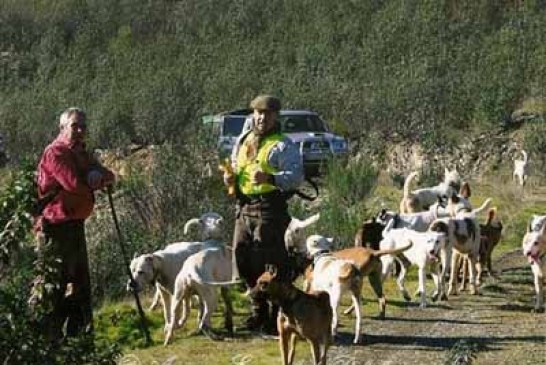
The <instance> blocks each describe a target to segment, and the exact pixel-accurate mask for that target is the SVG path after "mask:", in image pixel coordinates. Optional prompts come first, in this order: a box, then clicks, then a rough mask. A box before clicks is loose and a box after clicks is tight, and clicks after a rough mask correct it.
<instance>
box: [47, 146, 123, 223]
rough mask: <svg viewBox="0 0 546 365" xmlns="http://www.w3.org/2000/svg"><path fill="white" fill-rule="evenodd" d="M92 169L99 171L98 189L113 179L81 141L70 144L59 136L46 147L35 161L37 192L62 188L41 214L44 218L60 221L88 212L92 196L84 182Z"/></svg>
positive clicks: (50, 220)
mask: <svg viewBox="0 0 546 365" xmlns="http://www.w3.org/2000/svg"><path fill="white" fill-rule="evenodd" d="M92 169H98V170H99V171H100V172H101V173H102V181H101V185H100V186H99V187H98V188H97V189H101V188H103V187H105V186H106V185H108V184H109V183H111V182H112V181H113V180H114V174H113V173H112V172H111V171H109V170H107V169H105V168H104V167H102V166H101V165H100V164H99V163H98V162H97V161H96V160H95V159H94V158H93V156H92V155H91V154H90V153H89V152H87V151H86V150H85V145H84V144H82V143H75V144H71V143H69V142H68V141H66V140H65V139H64V138H63V137H62V136H59V137H57V138H56V139H55V140H54V141H53V142H52V143H51V144H50V145H49V146H47V147H46V149H45V151H44V153H43V155H42V158H41V160H40V163H39V164H38V194H39V196H40V197H42V196H44V195H45V194H47V193H48V192H50V191H52V190H53V189H55V188H60V189H61V190H60V192H59V193H58V194H57V195H56V197H55V198H54V199H53V201H52V202H51V203H49V204H48V205H47V206H46V208H45V209H44V211H43V213H42V215H43V217H44V218H45V219H46V220H48V221H49V222H51V223H61V222H66V221H69V220H80V219H81V220H83V219H86V218H87V217H89V215H91V212H92V211H93V205H94V203H95V197H94V195H93V189H91V188H90V187H89V186H88V185H87V174H88V173H89V171H90V170H92Z"/></svg>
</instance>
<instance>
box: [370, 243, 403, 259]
mask: <svg viewBox="0 0 546 365" xmlns="http://www.w3.org/2000/svg"><path fill="white" fill-rule="evenodd" d="M411 246H413V242H411V240H410V241H409V242H408V244H407V245H405V246H402V247H399V248H391V249H385V250H370V251H372V255H373V256H375V257H381V256H384V255H398V254H400V253H402V252H404V251H406V250H409V249H410V248H411Z"/></svg>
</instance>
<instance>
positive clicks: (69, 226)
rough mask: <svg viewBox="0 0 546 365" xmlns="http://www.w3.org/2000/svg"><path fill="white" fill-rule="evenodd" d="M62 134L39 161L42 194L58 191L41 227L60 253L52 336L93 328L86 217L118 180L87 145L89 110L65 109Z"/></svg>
mask: <svg viewBox="0 0 546 365" xmlns="http://www.w3.org/2000/svg"><path fill="white" fill-rule="evenodd" d="M59 129H60V132H59V135H58V136H57V138H56V139H55V140H54V141H53V142H52V143H51V144H50V145H48V146H47V147H46V149H45V151H44V153H43V155H42V158H41V160H40V162H39V164H38V195H39V197H40V198H41V199H43V198H44V197H45V196H53V198H52V199H51V200H50V201H49V203H48V204H47V205H46V206H45V208H44V210H43V211H42V217H41V218H42V219H41V222H42V223H41V227H39V229H41V230H42V232H43V234H44V236H45V238H46V240H47V242H48V247H50V249H51V252H52V254H53V255H54V257H56V258H58V259H60V260H59V263H58V267H55V269H57V277H58V279H59V282H58V283H55V284H59V285H58V286H57V287H56V288H55V289H54V290H53V293H52V295H51V298H52V303H51V304H52V305H53V309H52V312H51V313H50V314H48V315H47V316H46V318H45V321H44V328H45V330H46V331H47V332H46V333H47V336H48V337H49V338H50V339H51V340H60V339H62V338H63V333H62V328H63V326H64V323H65V322H66V336H75V335H77V334H79V333H83V332H91V331H92V328H93V318H92V307H91V284H90V278H89V261H88V258H87V244H86V241H85V230H84V221H85V219H86V218H87V217H89V215H90V214H91V212H92V211H93V205H94V202H95V198H94V191H95V190H98V189H102V188H104V187H106V186H108V185H110V184H112V183H113V182H114V174H113V173H112V172H111V171H109V170H108V169H106V168H104V167H103V166H102V165H101V164H100V163H99V162H98V161H97V160H96V159H95V158H94V157H93V156H92V154H91V153H89V152H87V151H86V149H85V143H84V139H85V135H86V131H87V125H86V116H85V113H84V112H83V111H82V110H81V109H78V108H69V109H67V110H66V111H64V112H63V114H62V115H61V117H60V121H59Z"/></svg>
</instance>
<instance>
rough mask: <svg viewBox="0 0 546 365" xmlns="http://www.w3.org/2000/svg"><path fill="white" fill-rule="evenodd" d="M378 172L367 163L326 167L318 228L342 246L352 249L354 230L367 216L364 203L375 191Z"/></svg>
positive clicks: (334, 164)
mask: <svg viewBox="0 0 546 365" xmlns="http://www.w3.org/2000/svg"><path fill="white" fill-rule="evenodd" d="M376 180H377V171H375V170H374V168H373V167H371V165H370V164H369V163H368V161H363V160H361V161H359V162H356V163H352V164H351V165H349V166H347V165H345V164H342V163H339V161H333V162H332V163H330V164H329V166H328V172H327V174H326V176H325V181H324V189H323V190H322V191H323V192H322V194H324V192H325V191H326V192H327V194H326V195H325V196H322V202H321V210H320V214H321V219H320V224H321V229H320V231H322V232H328V234H329V235H333V236H334V237H336V238H337V239H339V242H340V245H341V246H342V247H347V246H352V242H353V239H354V234H355V227H358V226H359V225H360V224H361V223H362V220H363V218H364V217H365V215H366V213H367V207H366V201H367V200H368V198H369V197H370V196H371V194H372V193H373V191H374V188H375V185H376Z"/></svg>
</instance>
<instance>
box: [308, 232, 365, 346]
mask: <svg viewBox="0 0 546 365" xmlns="http://www.w3.org/2000/svg"><path fill="white" fill-rule="evenodd" d="M331 244H332V241H331V239H327V238H326V237H323V236H320V235H316V234H315V235H312V236H309V237H308V238H307V242H306V245H307V252H308V254H309V256H311V257H312V258H313V261H314V265H313V277H312V280H310V281H306V289H305V291H309V289H311V290H313V291H317V290H324V291H326V292H328V294H329V295H330V305H331V306H332V311H333V317H332V335H333V336H335V335H336V334H337V324H338V316H337V307H338V306H339V302H340V300H341V296H342V294H343V293H345V292H348V293H349V294H350V295H351V299H352V301H353V306H354V307H355V312H356V321H355V337H354V340H353V343H358V342H359V341H360V325H361V322H362V315H361V312H360V297H361V294H360V293H361V292H362V276H361V275H360V272H359V270H358V269H357V268H356V266H355V265H354V264H353V263H352V261H349V260H345V259H341V258H338V257H336V256H334V255H333V254H332V253H331V252H330V247H331Z"/></svg>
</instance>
